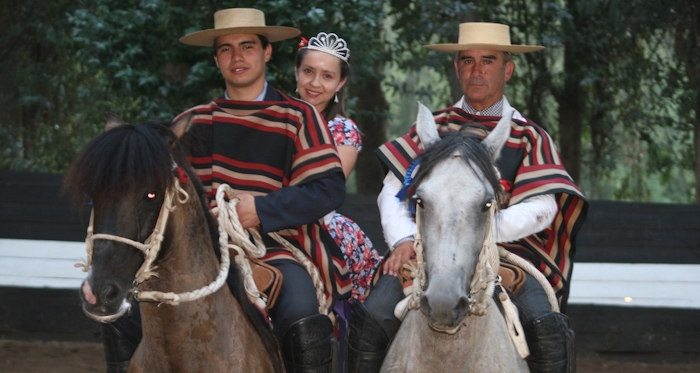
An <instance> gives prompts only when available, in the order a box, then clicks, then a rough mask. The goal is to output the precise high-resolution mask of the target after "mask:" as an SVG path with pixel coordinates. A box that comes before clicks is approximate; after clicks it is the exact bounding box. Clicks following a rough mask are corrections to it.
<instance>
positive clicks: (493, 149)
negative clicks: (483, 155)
mask: <svg viewBox="0 0 700 373" xmlns="http://www.w3.org/2000/svg"><path fill="white" fill-rule="evenodd" d="M513 113H515V109H513V108H508V110H506V112H505V113H503V117H502V118H501V120H499V121H498V124H497V125H496V128H494V129H493V131H491V133H490V134H489V135H488V136H487V137H486V138H485V139H484V142H483V144H484V146H485V147H486V149H487V150H488V152H489V153H490V154H491V157H492V158H493V159H494V160H495V159H498V155H499V154H500V153H501V148H503V145H504V144H505V143H506V141H507V140H508V137H510V121H511V119H513Z"/></svg>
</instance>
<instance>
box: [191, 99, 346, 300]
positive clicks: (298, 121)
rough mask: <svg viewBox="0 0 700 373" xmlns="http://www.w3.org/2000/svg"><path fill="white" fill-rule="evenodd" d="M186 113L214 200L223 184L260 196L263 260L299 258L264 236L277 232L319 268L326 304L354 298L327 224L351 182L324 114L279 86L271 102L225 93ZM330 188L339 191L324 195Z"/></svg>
mask: <svg viewBox="0 0 700 373" xmlns="http://www.w3.org/2000/svg"><path fill="white" fill-rule="evenodd" d="M187 112H188V113H189V112H191V113H192V114H193V117H192V125H191V127H190V129H189V130H188V131H187V134H186V138H185V140H186V141H187V143H188V144H189V146H188V147H189V148H190V149H189V150H190V161H191V163H192V165H193V167H194V169H195V171H196V173H197V175H198V176H199V178H200V180H201V181H202V183H203V185H204V187H205V190H206V192H207V198H208V200H209V201H210V204H212V206H213V205H214V204H215V203H216V201H215V196H216V189H217V188H218V186H219V185H221V184H224V183H225V184H228V185H230V186H231V188H232V189H233V190H234V191H235V192H247V193H250V194H252V195H254V196H255V205H256V210H257V212H258V216H259V217H260V221H261V224H260V230H261V233H263V237H264V239H265V244H266V246H267V247H268V249H267V254H266V255H265V256H264V257H263V260H265V261H269V260H273V259H289V260H295V259H294V258H293V256H292V255H291V253H289V252H288V251H286V250H284V249H282V248H280V246H281V245H280V244H278V243H276V242H275V241H274V240H272V239H271V238H269V237H268V236H267V235H266V234H265V233H268V232H273V231H275V232H277V233H279V234H280V235H281V236H282V237H284V238H286V239H287V240H288V241H289V242H291V243H292V244H293V245H295V246H296V247H298V248H300V249H302V250H303V251H304V252H305V253H306V255H307V256H308V258H310V259H311V261H312V262H313V263H314V264H315V265H316V267H317V268H318V269H319V272H320V274H321V278H322V280H323V282H324V285H325V290H326V299H327V303H328V304H327V305H330V303H331V302H332V300H333V299H342V298H345V297H347V296H348V295H349V292H350V290H351V283H350V278H349V274H348V269H347V266H346V263H345V259H344V257H343V254H342V252H341V251H340V249H339V248H338V246H337V245H336V244H335V242H334V241H333V239H332V238H331V237H330V235H329V234H328V232H327V230H326V229H325V227H324V225H323V222H322V218H323V216H324V215H325V214H326V213H328V212H330V211H331V210H333V209H334V208H336V207H337V205H332V206H329V201H331V200H333V201H336V200H337V201H340V202H338V203H337V204H338V205H339V204H340V203H342V200H343V197H344V191H345V186H344V182H345V181H344V178H343V173H342V172H343V171H342V168H341V166H340V159H339V158H338V154H337V152H336V149H335V146H334V144H333V139H332V137H331V135H330V133H329V131H328V128H327V127H326V125H325V123H324V122H323V120H322V119H321V117H320V115H319V114H318V112H317V111H316V110H315V109H314V108H313V107H312V106H311V105H309V104H307V103H305V102H302V101H300V100H297V99H294V98H291V97H289V96H286V95H284V94H282V93H280V92H279V91H276V90H274V89H272V87H269V88H268V94H267V95H266V97H265V100H264V101H260V102H248V101H246V102H243V101H231V100H226V99H223V98H220V99H217V100H214V101H212V102H209V103H207V104H204V105H200V106H196V107H194V108H192V109H191V110H189V111H187ZM183 114H184V113H183ZM329 190H333V191H336V192H337V191H340V192H339V193H334V194H333V195H332V196H329V195H328V193H326V194H325V195H324V194H323V193H324V192H327V191H329ZM317 192H318V193H321V195H319V194H318V193H317ZM338 194H340V195H338ZM331 197H333V198H331Z"/></svg>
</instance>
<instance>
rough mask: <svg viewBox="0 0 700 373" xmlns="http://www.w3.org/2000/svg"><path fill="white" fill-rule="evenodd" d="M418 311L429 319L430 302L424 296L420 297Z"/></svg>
mask: <svg viewBox="0 0 700 373" xmlns="http://www.w3.org/2000/svg"><path fill="white" fill-rule="evenodd" d="M420 310H421V311H422V312H423V314H424V315H425V316H427V317H428V318H430V301H429V300H428V297H427V296H426V295H423V296H422V297H420Z"/></svg>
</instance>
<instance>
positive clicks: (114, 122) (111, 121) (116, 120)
mask: <svg viewBox="0 0 700 373" xmlns="http://www.w3.org/2000/svg"><path fill="white" fill-rule="evenodd" d="M105 116H106V117H107V124H105V131H107V130H111V129H112V128H114V127H118V126H121V125H122V124H124V121H123V120H122V118H120V117H119V115H117V114H114V113H110V112H109V111H107V112H105Z"/></svg>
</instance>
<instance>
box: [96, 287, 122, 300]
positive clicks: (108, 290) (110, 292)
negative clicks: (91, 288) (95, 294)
mask: <svg viewBox="0 0 700 373" xmlns="http://www.w3.org/2000/svg"><path fill="white" fill-rule="evenodd" d="M120 291H121V289H120V288H119V286H117V285H116V284H106V285H105V286H104V288H103V290H102V292H101V293H102V296H103V298H102V301H103V302H109V301H110V300H113V299H115V298H117V297H119V293H120Z"/></svg>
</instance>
